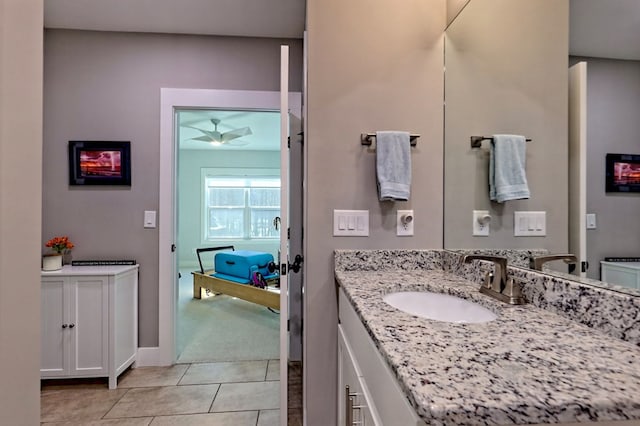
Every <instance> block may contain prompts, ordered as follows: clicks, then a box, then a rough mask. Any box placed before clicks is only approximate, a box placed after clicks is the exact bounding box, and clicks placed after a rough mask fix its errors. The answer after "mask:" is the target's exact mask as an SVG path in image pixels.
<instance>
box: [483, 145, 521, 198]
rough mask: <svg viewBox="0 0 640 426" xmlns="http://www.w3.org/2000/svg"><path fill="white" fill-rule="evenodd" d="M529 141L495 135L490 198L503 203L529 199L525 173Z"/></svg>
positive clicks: (492, 147) (490, 163)
mask: <svg viewBox="0 0 640 426" xmlns="http://www.w3.org/2000/svg"><path fill="white" fill-rule="evenodd" d="M526 145H527V141H526V139H525V137H524V136H520V135H493V141H492V142H491V156H490V159H489V198H490V199H491V200H492V201H497V202H498V203H502V202H505V201H508V200H521V199H524V198H529V186H528V184H527V174H526V171H525V160H526V156H527V147H526Z"/></svg>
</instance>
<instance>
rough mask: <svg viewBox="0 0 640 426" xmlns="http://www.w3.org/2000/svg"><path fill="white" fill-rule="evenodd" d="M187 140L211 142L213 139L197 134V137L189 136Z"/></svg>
mask: <svg viewBox="0 0 640 426" xmlns="http://www.w3.org/2000/svg"><path fill="white" fill-rule="evenodd" d="M189 140H193V141H202V142H213V139H212V138H210V137H209V136H198V137H197V138H189Z"/></svg>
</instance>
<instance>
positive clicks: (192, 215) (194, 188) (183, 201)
mask: <svg viewBox="0 0 640 426" xmlns="http://www.w3.org/2000/svg"><path fill="white" fill-rule="evenodd" d="M206 167H219V168H223V167H227V168H275V169H279V168H280V151H211V150H207V151H205V150H186V149H185V150H179V152H178V265H179V266H180V267H181V268H193V267H195V266H196V265H197V264H198V259H197V257H196V255H195V252H194V250H195V249H196V248H199V247H212V246H214V245H233V246H235V248H236V250H257V251H266V252H268V253H271V254H273V257H274V259H276V258H277V253H278V248H279V246H280V241H275V242H270V243H265V242H260V241H259V242H257V243H256V242H246V241H242V240H240V241H235V240H229V241H223V242H221V243H220V244H212V243H208V244H203V243H202V236H201V223H202V203H201V197H202V195H201V194H202V188H201V186H202V184H201V169H202V168H206ZM204 259H205V257H204V255H203V262H204ZM206 259H207V261H209V262H210V261H211V255H209V256H206ZM209 265H210V263H209Z"/></svg>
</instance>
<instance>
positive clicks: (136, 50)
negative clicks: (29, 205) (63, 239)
mask: <svg viewBox="0 0 640 426" xmlns="http://www.w3.org/2000/svg"><path fill="white" fill-rule="evenodd" d="M283 42H284V43H287V44H290V45H291V56H292V58H291V63H292V69H291V72H290V75H291V76H292V77H291V82H290V87H291V89H292V90H298V91H300V90H301V84H302V83H301V81H302V71H301V70H302V43H301V42H300V41H299V40H272V39H251V38H233V37H200V36H186V35H164V34H135V33H106V32H86V31H65V30H46V31H45V45H44V49H45V50H44V151H43V154H44V158H45V161H44V167H43V173H44V176H43V182H44V183H43V210H42V211H43V223H42V228H43V230H42V240H43V243H44V241H46V240H47V239H48V238H51V237H52V236H54V235H62V234H65V235H69V236H70V238H71V240H72V241H73V242H74V243H75V244H76V248H75V249H74V250H73V257H74V258H75V259H114V258H115V259H136V260H137V261H138V262H139V263H140V265H141V266H140V288H139V292H140V303H139V308H140V311H139V312H140V316H139V319H140V323H139V324H140V325H139V328H140V332H139V336H140V338H139V345H140V346H141V347H153V346H157V345H158V230H157V229H144V228H143V226H142V225H143V223H142V222H143V212H144V210H157V209H158V197H159V193H158V191H159V189H158V185H159V183H158V182H159V177H158V167H159V138H160V108H159V106H160V88H162V87H174V88H203V89H238V90H278V88H279V81H280V80H279V76H280V47H279V46H280V44H281V43H283ZM69 140H129V141H131V144H132V168H133V171H132V186H131V187H130V188H127V187H123V188H115V187H111V188H97V187H96V188H87V187H73V188H72V187H70V186H69V185H68V170H67V141H69ZM158 220H162V218H158Z"/></svg>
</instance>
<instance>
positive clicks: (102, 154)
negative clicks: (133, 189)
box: [69, 141, 131, 186]
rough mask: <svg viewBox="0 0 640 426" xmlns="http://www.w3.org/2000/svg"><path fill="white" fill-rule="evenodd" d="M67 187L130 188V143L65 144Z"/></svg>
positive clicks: (87, 142) (76, 142)
mask: <svg viewBox="0 0 640 426" xmlns="http://www.w3.org/2000/svg"><path fill="white" fill-rule="evenodd" d="M69 185H125V186H131V143H130V142H128V141H127V142H124V141H115V142H114V141H69Z"/></svg>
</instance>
